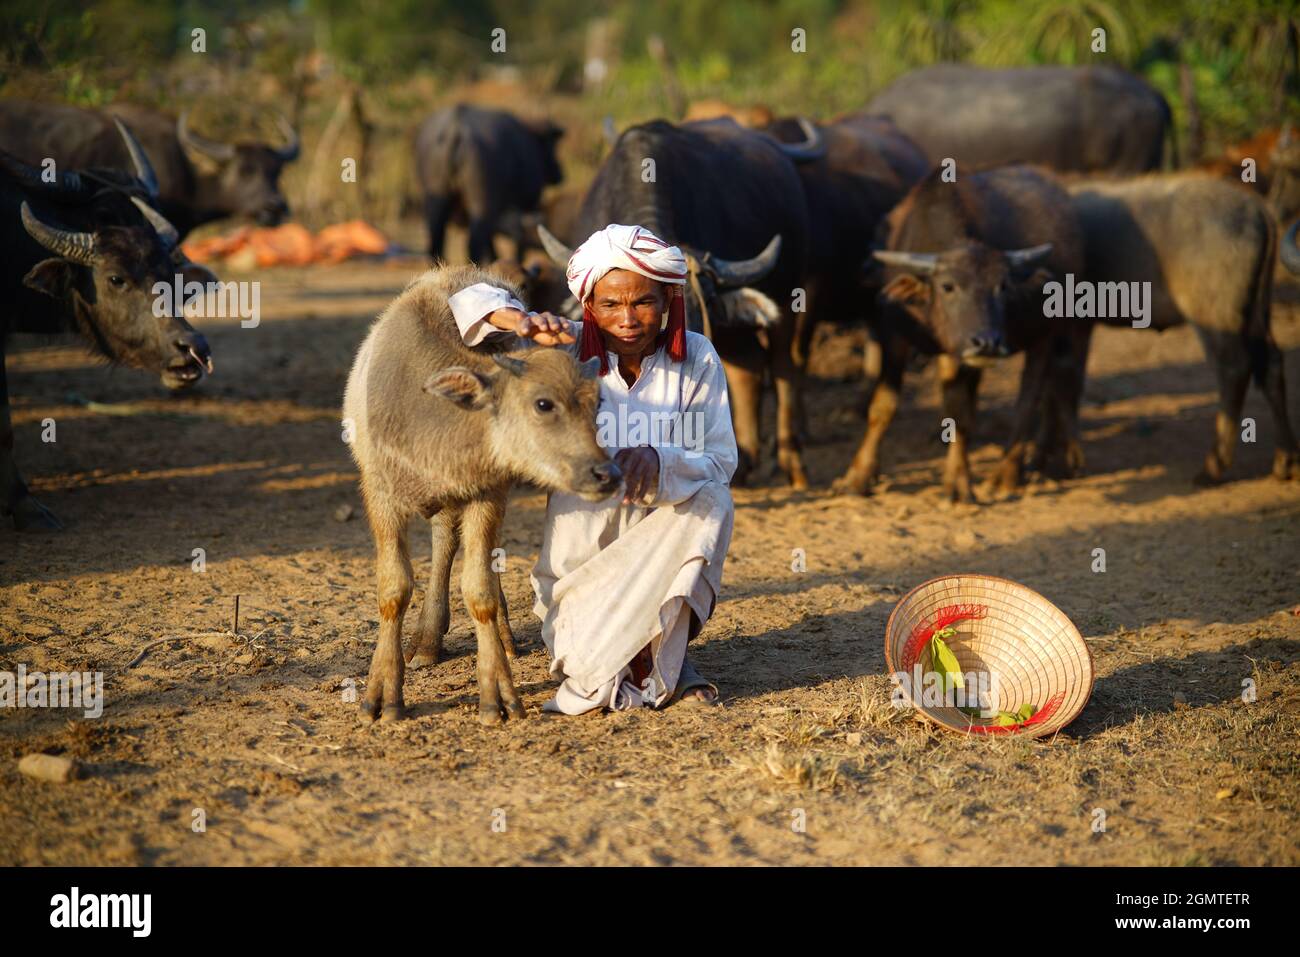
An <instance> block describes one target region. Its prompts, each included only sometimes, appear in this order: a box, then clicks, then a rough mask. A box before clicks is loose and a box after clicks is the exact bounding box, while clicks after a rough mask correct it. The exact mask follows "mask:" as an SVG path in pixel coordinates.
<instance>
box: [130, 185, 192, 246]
mask: <svg viewBox="0 0 1300 957" xmlns="http://www.w3.org/2000/svg"><path fill="white" fill-rule="evenodd" d="M131 202H133V203H135V206H136V208H137V209H138V210H140V212H141V213H143V214H144V218H145V219H147V220H148V221H149V225H150V226H152V227H153V231H154V232H155V233H157V234H158V241H159V242H160V243H162V244H163V248H165V249H166V250H167V251H168V252H171V251H172V250H173V249H175V248H176V246H177V244H178V243H179V242H180V241H181V234H180V233H178V232H177V231H176V227H175V226H173V225H172V224H171V223H169V222H168V221H167V218H166V217H165V216H163V214H162V213H160V212H158V210H156V209H154V208H153V207H152V206H150V205H149V204H148V203H146V202H145V201H144V200H142V199H141V198H140V197H138V196H132V197H131Z"/></svg>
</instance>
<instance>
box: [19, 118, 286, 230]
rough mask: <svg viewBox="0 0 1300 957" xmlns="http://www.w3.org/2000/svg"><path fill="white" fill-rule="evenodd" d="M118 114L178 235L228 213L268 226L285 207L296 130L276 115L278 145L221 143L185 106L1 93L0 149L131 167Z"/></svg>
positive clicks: (82, 164) (87, 164)
mask: <svg viewBox="0 0 1300 957" xmlns="http://www.w3.org/2000/svg"><path fill="white" fill-rule="evenodd" d="M114 117H118V118H120V119H122V120H124V121H125V122H126V123H127V125H128V126H129V127H130V128H131V131H132V132H133V133H134V134H135V135H136V136H137V137H138V138H139V140H140V142H141V143H142V144H143V145H144V148H145V150H146V151H147V152H148V154H149V158H150V159H151V160H152V161H153V165H154V168H155V169H156V171H157V177H158V198H157V205H158V209H159V211H160V212H161V213H162V214H163V215H164V216H165V217H166V218H167V219H168V221H170V222H171V223H172V225H174V226H175V227H176V229H177V231H178V232H179V233H180V235H181V237H182V238H184V236H185V235H186V234H187V233H189V232H190V231H191V230H192V229H194V228H195V227H196V226H200V225H202V224H203V223H207V222H211V221H213V220H217V219H224V218H226V217H228V216H240V217H247V218H249V219H252V220H255V221H256V222H258V223H259V224H261V225H264V226H273V225H275V224H276V223H279V222H281V221H282V220H283V219H284V218H285V217H286V216H287V215H288V214H289V204H288V202H287V201H286V200H285V198H284V196H283V195H282V194H281V192H280V187H279V181H280V173H281V171H282V170H283V169H284V166H285V164H286V163H289V162H291V161H292V160H294V159H295V158H297V156H298V152H299V141H298V135H297V134H296V133H295V132H294V130H293V128H292V127H290V126H289V124H288V123H287V122H286V121H285V120H284V119H283V118H282V117H280V118H278V119H277V121H278V123H279V126H280V130H281V133H282V134H283V135H284V137H285V140H286V142H285V144H284V145H283V146H270V145H268V144H266V143H262V142H258V141H241V142H238V143H224V142H218V141H216V140H210V139H208V138H206V137H204V136H200V135H199V134H198V133H197V132H195V131H194V130H193V129H192V128H191V125H190V121H189V117H188V115H187V114H185V113H182V114H181V115H180V117H179V118H177V117H173V116H170V115H168V114H166V113H160V112H158V111H156V110H150V109H146V108H145V107H140V106H133V105H131V104H121V105H115V106H112V107H109V108H108V110H106V111H98V110H86V109H81V108H80V107H75V106H64V105H61V104H56V103H33V102H31V101H27V100H0V149H5V150H7V151H9V152H10V153H12V154H13V155H15V156H17V157H18V158H19V159H21V160H23V161H25V162H27V163H30V164H33V165H39V164H40V163H42V162H43V161H44V160H45V159H46V158H52V159H54V161H55V162H56V163H57V164H58V168H60V169H88V168H91V167H102V168H115V169H128V170H129V169H130V168H131V166H130V157H129V156H128V155H127V152H126V150H125V148H124V146H123V143H122V140H121V138H120V137H119V136H118V135H117V130H116V127H115V126H114V124H113V118H114Z"/></svg>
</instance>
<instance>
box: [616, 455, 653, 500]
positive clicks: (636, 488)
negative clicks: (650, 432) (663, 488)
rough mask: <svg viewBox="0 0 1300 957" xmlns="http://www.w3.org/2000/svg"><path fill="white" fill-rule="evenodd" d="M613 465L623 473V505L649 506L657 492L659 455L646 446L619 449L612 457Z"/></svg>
mask: <svg viewBox="0 0 1300 957" xmlns="http://www.w3.org/2000/svg"><path fill="white" fill-rule="evenodd" d="M614 464H615V465H617V466H618V467H619V469H620V470H621V471H622V473H623V483H624V494H623V502H624V504H626V505H646V504H649V502H648V500H649V499H650V498H651V497H652V496H653V495H654V494H655V492H657V491H658V490H659V453H658V452H656V451H655V450H654V449H653V448H651V447H650V446H648V445H642V446H639V447H638V448H635V449H621V450H619V452H618V453H617V454H616V455H615V456H614Z"/></svg>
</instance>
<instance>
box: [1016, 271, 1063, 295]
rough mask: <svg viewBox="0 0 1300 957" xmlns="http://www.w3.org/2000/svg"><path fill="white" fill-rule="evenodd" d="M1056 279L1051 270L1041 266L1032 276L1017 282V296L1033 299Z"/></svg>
mask: <svg viewBox="0 0 1300 957" xmlns="http://www.w3.org/2000/svg"><path fill="white" fill-rule="evenodd" d="M1055 278H1056V275H1055V274H1054V273H1053V272H1052V271H1051V270H1050V269H1043V268H1042V267H1041V266H1040V267H1039V268H1038V269H1035V270H1034V271H1033V273H1032V274H1031V275H1029V276H1026V277H1024V278H1018V279H1017V280H1016V285H1015V291H1016V295H1017V296H1020V297H1033V296H1037V295H1040V294H1041V293H1042V291H1043V287H1044V286H1046V285H1047V284H1048V283H1049V282H1051V281H1052V280H1054V279H1055Z"/></svg>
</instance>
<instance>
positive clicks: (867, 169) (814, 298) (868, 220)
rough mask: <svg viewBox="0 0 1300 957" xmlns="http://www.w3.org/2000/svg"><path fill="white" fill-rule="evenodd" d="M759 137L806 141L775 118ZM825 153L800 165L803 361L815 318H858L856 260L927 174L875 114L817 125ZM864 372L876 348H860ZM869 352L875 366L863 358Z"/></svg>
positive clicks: (862, 310) (861, 308)
mask: <svg viewBox="0 0 1300 957" xmlns="http://www.w3.org/2000/svg"><path fill="white" fill-rule="evenodd" d="M764 132H766V133H769V134H771V135H772V136H775V137H776V138H777V139H779V140H781V141H782V142H785V143H796V142H800V141H802V140H804V139H806V137H807V131H806V130H805V128H804V126H803V124H802V123H801V121H799V120H798V119H797V118H795V117H783V118H781V119H779V120H776V121H774V122H773V123H771V124H770V125H768V126H767V127H765V128H764ZM817 132H818V133H819V134H820V136H821V138H822V142H824V143H825V147H826V155H825V156H824V157H822V158H820V159H816V160H812V161H810V162H806V163H800V164H799V166H798V169H799V178H800V180H802V182H803V188H804V197H805V199H806V201H807V203H808V223H809V228H810V242H809V256H808V283H807V289H808V302H807V310H806V311H805V312H802V313H797V314H796V316H795V319H796V326H797V332H796V335H795V348H796V353H797V355H798V356H799V360H800V362H801V363H802V362H804V361H806V359H807V355H808V351H809V347H810V343H811V339H812V332H813V327H814V325H815V323H816V322H818V321H820V320H822V319H837V320H846V319H849V320H851V319H862V318H866V317H868V316H869V315H870V313H871V312H872V309H873V306H874V302H875V296H874V292H873V291H871V290H866V289H864V288H863V285H862V282H861V267H862V262H863V260H864V259H866V258H867V257H868V256H869V255H870V253H871V249H872V246H873V244H874V243H875V242H876V240H877V233H878V231H879V230H880V227H881V226H882V225H883V223H884V219H885V215H886V214H887V213H888V212H889V211H890V210H891V209H893V208H894V206H895V205H897V203H898V202H899V201H900V200H901V199H902V198H903V196H904V195H906V193H907V191H908V190H909V189H911V188H912V186H914V185H915V184H916V183H917V182H918V181H920V179H921V178H922V177H924V176H925V174H926V173H927V172H929V164H928V163H927V162H926V159H925V154H923V153H922V152H921V149H920V147H918V146H917V145H916V144H915V143H913V142H912V141H911V140H910V139H908V138H907V137H906V136H905V135H903V133H902V131H900V130H899V129H898V127H897V126H895V125H894V123H893V121H892V120H890V119H889V118H887V117H883V116H873V115H870V114H866V113H851V114H848V115H846V116H842V117H839V118H838V119H835V120H832V121H831V122H829V123H822V124H819V125H818V126H817ZM867 351H868V371H869V373H870V375H871V376H872V377H874V376H875V375H876V374H878V372H879V350H878V349H873V348H872V347H871V346H869V347H868V350H867ZM873 355H874V357H875V360H876V361H875V363H874V367H873V363H872V360H871V357H872V356H873Z"/></svg>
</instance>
